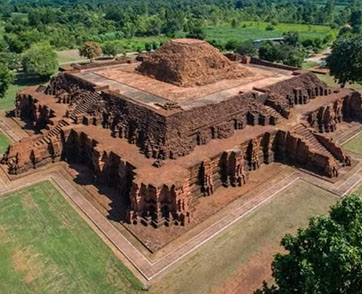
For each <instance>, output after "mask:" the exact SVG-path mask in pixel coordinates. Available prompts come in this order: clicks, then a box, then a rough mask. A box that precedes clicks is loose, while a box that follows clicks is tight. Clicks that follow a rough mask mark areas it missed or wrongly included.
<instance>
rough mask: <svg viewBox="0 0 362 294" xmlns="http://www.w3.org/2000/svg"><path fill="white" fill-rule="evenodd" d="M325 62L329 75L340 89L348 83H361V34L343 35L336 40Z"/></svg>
mask: <svg viewBox="0 0 362 294" xmlns="http://www.w3.org/2000/svg"><path fill="white" fill-rule="evenodd" d="M326 61H327V67H328V68H329V69H330V73H331V75H333V76H334V78H335V79H336V81H338V83H339V84H340V85H341V86H342V87H344V86H345V85H346V83H348V82H350V83H355V82H361V81H362V34H357V35H344V36H342V37H340V38H338V39H337V40H336V42H335V43H334V44H333V46H332V52H331V54H330V55H329V56H328V57H327V60H326Z"/></svg>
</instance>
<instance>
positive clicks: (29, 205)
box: [22, 193, 37, 209]
mask: <svg viewBox="0 0 362 294" xmlns="http://www.w3.org/2000/svg"><path fill="white" fill-rule="evenodd" d="M22 200H23V207H24V208H25V209H33V208H36V207H37V205H36V203H35V202H34V199H33V196H31V194H30V193H26V194H25V195H24V197H23V198H22Z"/></svg>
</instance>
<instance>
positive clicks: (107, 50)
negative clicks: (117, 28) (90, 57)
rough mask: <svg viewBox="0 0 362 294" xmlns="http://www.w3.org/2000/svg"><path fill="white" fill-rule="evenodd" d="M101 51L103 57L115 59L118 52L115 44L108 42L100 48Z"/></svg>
mask: <svg viewBox="0 0 362 294" xmlns="http://www.w3.org/2000/svg"><path fill="white" fill-rule="evenodd" d="M102 51H103V54H104V55H107V56H112V57H116V56H117V54H118V51H119V50H118V46H117V44H116V43H115V42H112V41H108V42H106V43H104V45H103V46H102Z"/></svg>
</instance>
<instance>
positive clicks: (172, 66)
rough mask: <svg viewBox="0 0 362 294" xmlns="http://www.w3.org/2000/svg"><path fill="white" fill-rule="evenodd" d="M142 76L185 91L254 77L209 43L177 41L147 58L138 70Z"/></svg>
mask: <svg viewBox="0 0 362 294" xmlns="http://www.w3.org/2000/svg"><path fill="white" fill-rule="evenodd" d="M137 70H138V71H139V72H141V73H142V74H145V75H148V76H151V77H153V78H155V79H157V80H160V81H164V82H167V83H172V84H174V85H177V86H181V87H193V86H202V85H207V84H211V83H215V82H217V81H220V80H224V79H239V78H244V77H250V76H252V75H253V73H252V72H251V71H250V70H248V69H247V68H245V67H243V66H242V65H234V64H232V63H231V61H230V60H229V59H228V58H226V57H225V56H224V55H222V54H221V53H220V52H219V51H218V50H217V49H216V48H214V47H213V46H211V45H210V44H209V43H207V42H205V41H201V40H195V39H176V40H173V41H170V42H167V43H166V44H165V45H163V46H162V47H161V48H159V49H158V50H156V51H155V52H153V53H152V54H150V55H149V56H147V57H145V59H144V61H143V62H142V63H141V64H140V66H139V67H138V68H137Z"/></svg>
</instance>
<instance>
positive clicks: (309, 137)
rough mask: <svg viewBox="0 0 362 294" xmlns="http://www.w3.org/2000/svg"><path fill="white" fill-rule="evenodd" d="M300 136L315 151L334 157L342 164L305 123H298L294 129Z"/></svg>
mask: <svg viewBox="0 0 362 294" xmlns="http://www.w3.org/2000/svg"><path fill="white" fill-rule="evenodd" d="M292 132H294V133H296V134H297V135H299V136H300V137H302V140H303V142H304V143H305V144H306V145H307V146H308V147H309V148H310V149H311V150H312V151H314V152H316V153H319V154H321V155H324V156H327V157H330V158H333V159H334V160H335V161H336V163H337V164H338V165H340V164H341V162H340V161H339V160H337V159H336V158H335V156H334V155H333V154H332V153H331V152H329V150H328V149H327V148H326V147H324V146H323V145H322V144H321V143H320V142H319V141H318V139H317V138H316V137H315V136H314V135H313V132H312V131H311V130H310V129H309V128H308V127H306V126H305V125H304V124H298V125H297V126H296V127H295V128H294V129H293V131H292Z"/></svg>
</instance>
